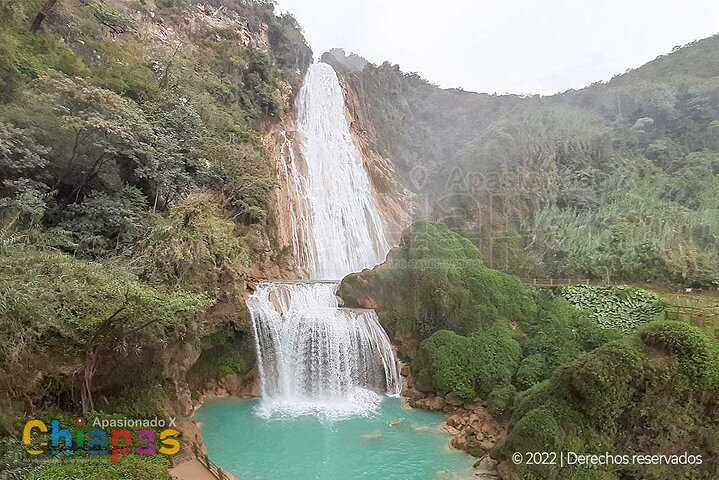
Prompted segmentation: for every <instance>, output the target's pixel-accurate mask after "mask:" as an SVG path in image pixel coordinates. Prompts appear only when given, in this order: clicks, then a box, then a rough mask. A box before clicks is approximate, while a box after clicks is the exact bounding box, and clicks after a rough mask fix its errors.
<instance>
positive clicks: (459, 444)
mask: <svg viewBox="0 0 719 480" xmlns="http://www.w3.org/2000/svg"><path fill="white" fill-rule="evenodd" d="M449 444H450V445H451V446H453V447H454V448H456V449H457V450H464V449H466V448H467V437H465V436H464V435H457V436H456V437H452V440H451V441H450V442H449Z"/></svg>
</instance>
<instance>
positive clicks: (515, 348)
mask: <svg viewBox="0 0 719 480" xmlns="http://www.w3.org/2000/svg"><path fill="white" fill-rule="evenodd" d="M520 357H521V348H520V346H519V344H518V343H517V341H516V340H515V339H514V338H513V335H512V331H511V330H510V329H509V328H506V327H503V326H500V325H495V326H492V327H488V328H485V329H483V330H481V331H479V332H476V333H474V334H472V335H471V336H468V337H465V336H462V335H457V334H456V333H454V332H449V331H438V332H436V333H435V334H434V335H432V336H431V337H430V338H429V339H427V340H426V341H425V342H424V343H423V344H422V353H421V354H420V356H419V358H418V365H417V368H418V370H419V371H420V372H421V373H420V374H426V375H428V376H429V377H431V378H432V383H433V385H434V386H435V388H437V389H438V390H439V391H441V392H444V393H452V394H454V395H457V396H458V397H460V398H463V399H471V398H473V397H475V396H476V395H480V396H485V397H486V396H487V395H489V393H490V392H491V391H492V390H493V389H494V388H495V387H497V386H500V385H506V384H508V383H509V382H510V380H511V379H512V376H513V375H514V372H515V370H516V368H517V365H518V363H519V359H520Z"/></svg>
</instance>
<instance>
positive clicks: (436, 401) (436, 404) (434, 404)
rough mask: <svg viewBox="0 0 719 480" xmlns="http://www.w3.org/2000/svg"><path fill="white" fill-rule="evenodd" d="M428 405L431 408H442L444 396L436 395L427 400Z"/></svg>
mask: <svg viewBox="0 0 719 480" xmlns="http://www.w3.org/2000/svg"><path fill="white" fill-rule="evenodd" d="M428 406H429V408H430V409H431V410H435V411H439V410H442V409H443V408H444V398H442V397H440V396H439V395H437V396H436V397H434V398H432V399H431V400H430V401H429V403H428Z"/></svg>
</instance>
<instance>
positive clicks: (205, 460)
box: [192, 443, 232, 480]
mask: <svg viewBox="0 0 719 480" xmlns="http://www.w3.org/2000/svg"><path fill="white" fill-rule="evenodd" d="M192 450H193V452H194V454H195V458H197V460H199V461H200V463H201V464H202V465H204V466H205V468H207V470H208V471H209V472H210V473H211V474H212V476H213V477H215V478H216V479H217V480H232V477H231V476H230V475H229V474H226V473H225V472H224V471H223V470H222V468H220V467H219V466H217V465H215V464H214V463H213V462H212V460H210V457H209V456H208V455H207V454H206V453H203V452H202V450H200V447H199V446H198V445H197V444H196V443H193V444H192Z"/></svg>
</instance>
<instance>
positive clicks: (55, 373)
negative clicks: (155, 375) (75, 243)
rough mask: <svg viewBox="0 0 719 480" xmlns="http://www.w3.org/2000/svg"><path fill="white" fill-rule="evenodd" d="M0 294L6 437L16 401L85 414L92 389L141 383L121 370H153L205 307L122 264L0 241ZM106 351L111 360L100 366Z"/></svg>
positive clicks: (203, 299) (195, 297)
mask: <svg viewBox="0 0 719 480" xmlns="http://www.w3.org/2000/svg"><path fill="white" fill-rule="evenodd" d="M0 292H2V293H0V332H2V340H0V345H2V348H0V351H1V352H2V354H0V384H1V385H2V389H3V391H5V392H11V393H12V395H11V396H8V397H3V398H2V399H0V402H2V404H3V408H2V412H3V415H2V419H1V420H2V424H1V425H0V427H1V428H2V431H3V432H4V433H7V434H10V433H13V432H15V431H17V423H18V422H20V421H21V419H22V415H20V411H21V410H18V409H20V408H21V405H22V403H21V402H26V403H28V404H30V405H37V406H39V407H44V406H51V405H57V404H58V403H59V406H61V407H63V406H64V407H67V408H69V409H70V410H71V411H72V410H73V409H74V408H73V406H74V405H78V404H79V405H81V406H82V410H83V411H85V412H87V411H90V410H94V409H95V399H96V398H97V394H98V392H99V391H101V392H103V395H105V396H111V395H113V394H115V395H118V398H121V397H122V395H121V393H122V389H124V388H126V387H127V386H128V385H132V384H134V383H136V382H139V381H141V379H140V378H135V379H133V381H132V382H126V380H127V379H128V375H127V373H129V372H131V371H132V369H133V368H136V369H138V370H140V371H144V372H148V371H150V370H152V369H150V368H147V367H148V366H149V365H152V362H151V361H150V360H149V359H151V358H152V357H153V356H154V355H159V351H161V350H162V349H163V347H164V346H165V345H166V344H167V343H169V342H171V341H173V340H176V339H178V338H179V337H180V336H181V335H183V333H184V332H186V331H187V330H188V329H189V328H190V322H191V320H192V319H194V317H195V316H196V315H197V314H198V313H200V312H202V311H203V310H204V309H205V308H207V307H208V306H209V305H210V304H211V301H210V299H209V298H208V297H207V296H205V295H203V294H190V293H185V292H183V291H179V290H173V291H165V290H162V289H157V288H154V287H151V286H149V285H147V284H145V283H142V282H140V281H139V280H138V278H137V277H136V276H134V275H133V274H131V273H130V272H128V271H127V270H126V269H124V268H122V267H114V266H110V265H100V264H96V263H91V262H86V261H83V260H78V259H75V258H72V257H69V256H67V255H65V254H62V253H57V252H54V251H42V250H36V249H33V248H23V247H18V246H10V247H6V248H3V251H2V255H1V256H0ZM110 355H111V356H112V359H113V360H112V365H115V367H112V366H111V365H110V364H106V363H105V362H107V361H108V360H109V359H108V357H109V356H110ZM145 362H149V365H145V366H143V363H145ZM28 372H33V373H32V375H29V373H28Z"/></svg>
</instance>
